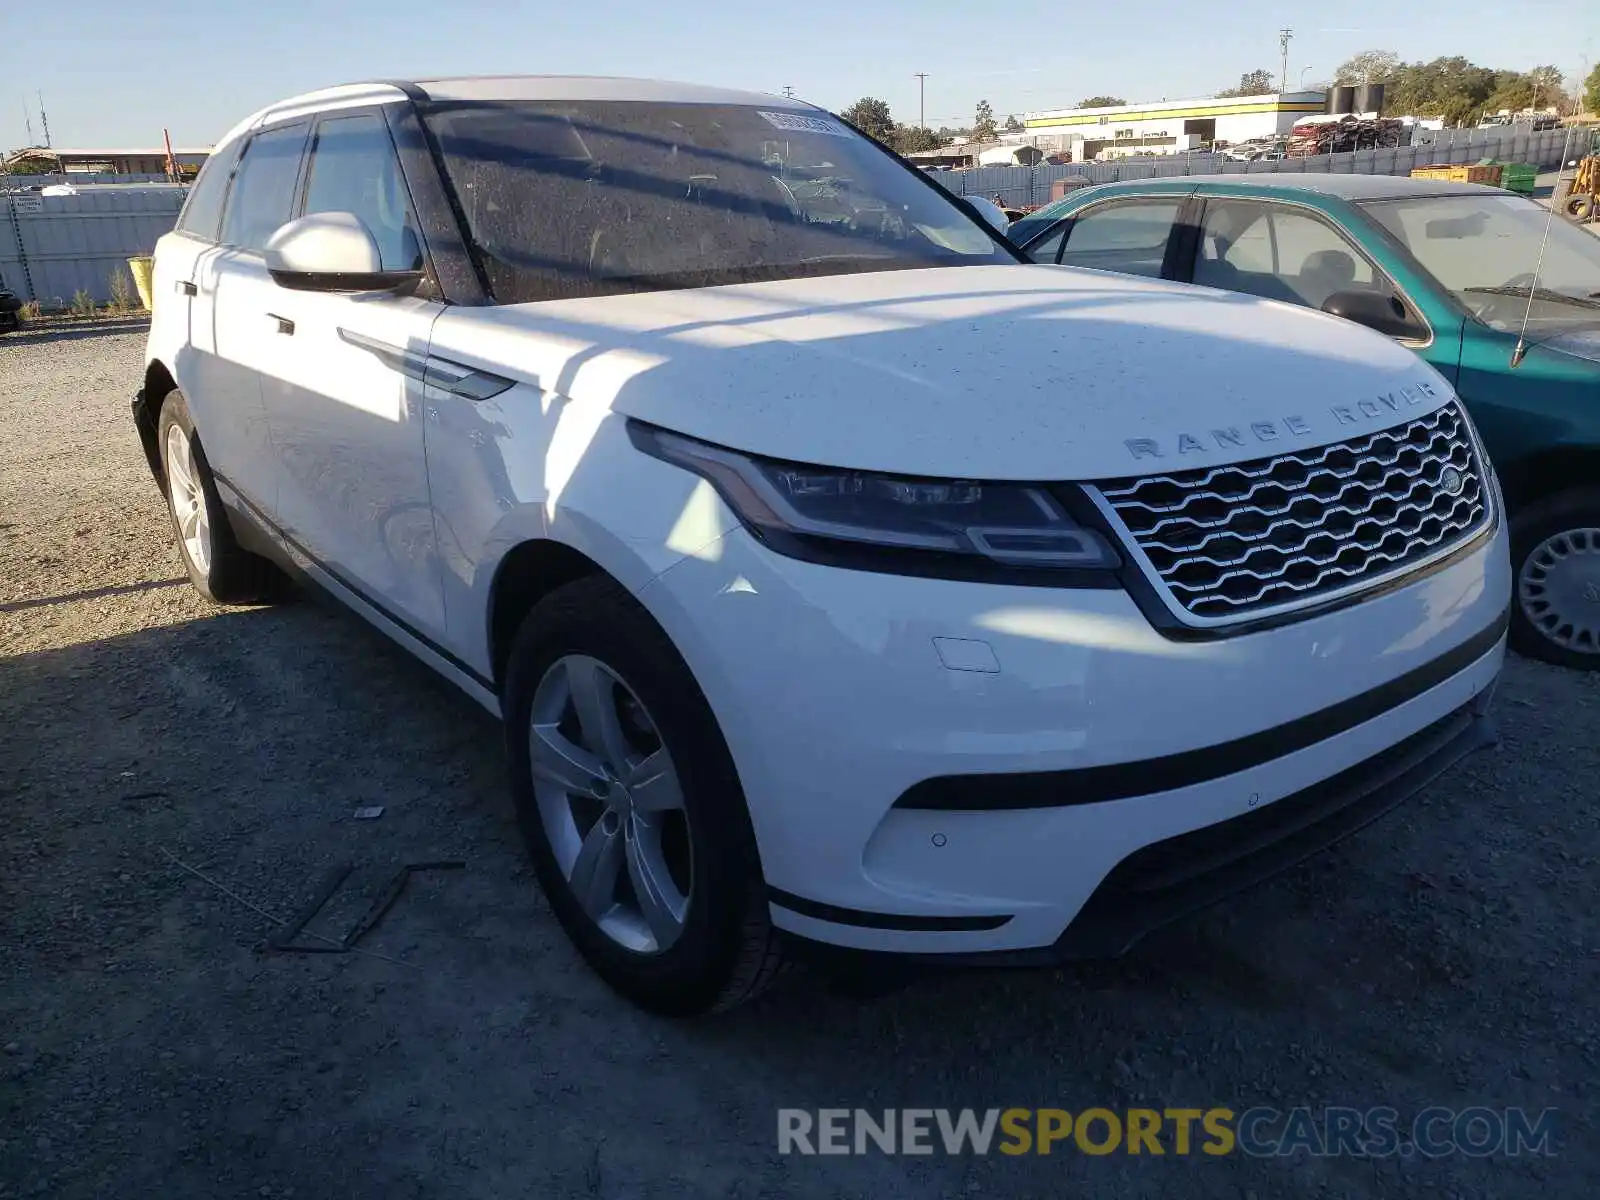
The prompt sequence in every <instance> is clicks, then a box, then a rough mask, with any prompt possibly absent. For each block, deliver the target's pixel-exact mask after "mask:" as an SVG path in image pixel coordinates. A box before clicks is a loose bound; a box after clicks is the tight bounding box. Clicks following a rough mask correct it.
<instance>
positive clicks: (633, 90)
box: [410, 75, 814, 109]
mask: <svg viewBox="0 0 1600 1200" xmlns="http://www.w3.org/2000/svg"><path fill="white" fill-rule="evenodd" d="M410 82H411V86H412V87H414V88H416V89H418V90H419V91H421V92H423V93H425V94H426V95H427V97H428V98H429V99H430V100H653V101H656V102H657V103H661V104H763V105H766V106H767V107H769V108H795V109H808V108H812V107H814V106H813V105H810V104H807V103H805V102H804V101H802V100H792V99H789V98H788V97H785V96H769V95H766V94H765V93H763V92H741V91H735V90H733V89H731V88H717V87H705V86H703V85H700V84H694V83H672V82H669V81H666V80H661V79H627V78H622V77H617V76H609V75H466V76H458V77H455V78H452V79H416V80H412V81H410Z"/></svg>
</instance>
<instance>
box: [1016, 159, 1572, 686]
mask: <svg viewBox="0 0 1600 1200" xmlns="http://www.w3.org/2000/svg"><path fill="white" fill-rule="evenodd" d="M1547 228H1548V241H1546V230H1547ZM1007 236H1008V237H1009V238H1010V239H1011V240H1012V241H1013V242H1014V243H1015V244H1016V245H1017V246H1018V247H1019V248H1020V249H1021V250H1022V251H1023V252H1024V253H1025V254H1026V255H1027V256H1028V257H1029V258H1031V259H1033V260H1034V261H1035V262H1040V263H1059V264H1061V265H1063V266H1071V267H1087V268H1090V269H1093V270H1100V271H1119V272H1124V273H1129V274H1134V275H1150V276H1155V277H1158V278H1162V279H1170V280H1176V281H1179V282H1182V283H1193V284H1199V285H1202V286H1207V287H1214V288H1222V289H1225V290H1228V291H1235V292H1246V293H1249V294H1250V295H1254V296H1264V297H1267V298H1269V299H1275V300H1281V301H1283V302H1284V303H1286V304H1298V305H1302V306H1305V307H1307V308H1315V309H1320V310H1322V311H1323V312H1328V313H1333V314H1335V315H1337V316H1341V317H1345V318H1347V319H1349V320H1353V321H1358V322H1360V323H1361V324H1364V325H1368V326H1370V327H1371V328H1373V329H1376V330H1378V331H1379V332H1380V333H1384V334H1387V335H1388V336H1390V337H1393V338H1395V339H1397V340H1398V341H1400V342H1402V343H1403V344H1405V345H1407V346H1410V347H1412V348H1413V349H1414V350H1416V352H1417V353H1418V354H1420V355H1421V356H1422V357H1423V358H1425V359H1427V361H1428V362H1429V363H1430V364H1432V365H1433V366H1434V367H1435V368H1436V369H1437V370H1438V371H1439V372H1440V374H1442V375H1443V376H1444V377H1445V378H1446V379H1448V380H1449V381H1450V382H1451V383H1452V384H1454V385H1455V388H1456V391H1457V392H1458V393H1459V394H1460V396H1461V398H1462V399H1463V400H1464V401H1465V402H1466V405H1467V408H1468V409H1469V410H1470V411H1471V413H1472V416H1473V419H1474V420H1475V421H1476V423H1477V426H1478V429H1479V431H1480V432H1481V434H1482V435H1483V440H1484V443H1485V445H1486V446H1487V448H1488V451H1489V456H1490V458H1491V459H1492V460H1493V462H1494V466H1495V470H1496V473H1497V474H1498V475H1499V477H1500V481H1501V487H1502V489H1503V490H1504V493H1505V498H1506V507H1507V510H1508V511H1509V513H1510V517H1511V533H1512V556H1513V559H1514V562H1513V565H1514V567H1515V569H1516V573H1517V600H1516V605H1515V611H1514V612H1513V614H1512V631H1511V637H1512V644H1513V645H1514V646H1516V648H1517V649H1519V650H1520V651H1522V652H1523V653H1524V654H1528V655H1531V656H1532V657H1535V658H1542V659H1545V660H1546V661H1549V662H1554V663H1560V664H1563V665H1566V666H1572V667H1584V668H1588V669H1591V670H1595V669H1600V237H1595V236H1593V235H1591V234H1589V233H1587V232H1585V231H1583V230H1582V229H1580V228H1578V227H1577V226H1574V225H1569V224H1567V223H1566V222H1565V221H1562V220H1559V219H1558V220H1555V221H1553V222H1552V221H1550V220H1549V215H1548V212H1547V210H1546V209H1544V208H1542V207H1541V206H1539V205H1538V204H1536V203H1534V202H1533V201H1532V200H1529V199H1526V198H1525V197H1522V196H1514V195H1512V194H1510V193H1508V192H1502V191H1499V190H1498V189H1494V188H1488V187H1484V186H1482V185H1478V184H1455V183H1441V182H1437V181H1433V180H1422V179H1396V178H1391V177H1388V176H1381V175H1311V174H1306V175H1270V176H1261V175H1257V176H1246V175H1191V176H1187V177H1185V178H1176V179H1150V180H1143V181H1139V182H1127V183H1116V184H1107V185H1105V186H1102V187H1094V188H1085V189H1083V190H1082V191H1078V192H1074V193H1072V194H1071V195H1070V196H1067V197H1066V198H1064V199H1062V200H1059V201H1057V202H1056V203H1054V204H1051V205H1049V206H1048V207H1046V208H1043V209H1040V210H1039V211H1038V212H1035V213H1033V214H1031V215H1029V216H1027V217H1024V218H1023V219H1021V220H1020V221H1017V222H1016V223H1015V224H1013V225H1012V226H1011V228H1010V230H1009V232H1008V234H1007Z"/></svg>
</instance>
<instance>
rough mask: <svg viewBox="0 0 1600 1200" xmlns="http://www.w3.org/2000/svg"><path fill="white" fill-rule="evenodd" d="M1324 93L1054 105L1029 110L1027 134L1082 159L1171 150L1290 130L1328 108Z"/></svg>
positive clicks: (1026, 137) (1024, 125) (1043, 143)
mask: <svg viewBox="0 0 1600 1200" xmlns="http://www.w3.org/2000/svg"><path fill="white" fill-rule="evenodd" d="M1325 99H1326V97H1325V94H1324V93H1323V92H1284V93H1282V94H1278V93H1271V94H1268V95H1263V96H1227V97H1217V98H1213V99H1208V100H1178V101H1166V100H1162V101H1159V102H1157V103H1154V104H1119V105H1117V106H1116V107H1114V108H1056V109H1049V110H1047V111H1044V112H1031V113H1028V114H1027V116H1026V117H1025V118H1024V120H1023V129H1024V131H1025V132H1024V134H1023V137H1024V138H1025V139H1026V140H1028V141H1030V142H1033V143H1034V144H1035V145H1038V146H1040V147H1045V146H1050V147H1052V148H1054V149H1057V150H1071V151H1072V152H1073V157H1074V158H1075V159H1077V160H1078V161H1079V162H1083V161H1087V160H1089V159H1093V158H1094V157H1095V155H1096V154H1097V153H1099V152H1100V151H1101V150H1110V151H1111V152H1112V153H1124V152H1132V151H1135V150H1150V151H1154V152H1156V153H1158V154H1159V153H1167V154H1172V153H1176V152H1179V151H1182V150H1198V149H1199V148H1200V147H1202V146H1208V145H1210V144H1211V143H1213V142H1216V141H1224V142H1228V143H1230V144H1231V143H1234V142H1244V141H1249V140H1250V139H1252V138H1263V137H1272V136H1274V135H1287V134H1288V133H1289V131H1290V130H1291V129H1293V128H1294V126H1295V123H1296V122H1297V121H1301V120H1304V119H1305V118H1306V117H1307V116H1310V115H1314V114H1320V113H1322V112H1324V111H1325ZM1013 136H1015V135H1013ZM1079 143H1081V145H1079Z"/></svg>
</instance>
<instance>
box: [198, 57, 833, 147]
mask: <svg viewBox="0 0 1600 1200" xmlns="http://www.w3.org/2000/svg"><path fill="white" fill-rule="evenodd" d="M418 93H421V94H422V95H423V96H425V97H426V98H427V99H429V100H640V101H651V102H654V103H657V104H759V105H761V106H762V107H763V108H774V109H777V108H781V109H792V110H796V111H800V112H815V111H818V110H817V107H816V105H813V104H807V103H806V102H805V101H803V100H794V99H791V98H789V97H787V96H769V95H767V94H766V93H764V92H741V91H735V90H733V89H731V88H715V87H705V86H703V85H700V84H694V83H671V82H668V81H666V80H661V79H627V78H622V77H614V76H608V75H461V76H453V77H449V78H442V77H441V78H437V79H385V80H373V81H369V82H366V83H346V84H340V85H337V86H335V87H326V88H319V89H318V90H316V91H314V92H302V93H301V94H300V95H298V96H290V97H288V98H287V99H284V100H279V101H278V102H277V103H275V104H269V105H267V106H266V107H265V108H263V109H259V110H257V111H256V112H253V113H251V114H250V115H249V116H248V117H246V118H245V119H244V120H242V121H240V122H239V123H238V124H237V125H235V126H234V127H233V128H232V129H230V130H229V131H228V132H227V133H226V134H224V135H223V136H222V137H221V138H219V139H218V140H217V146H216V149H220V148H221V147H222V146H223V145H225V144H226V143H228V142H231V141H232V140H233V139H234V138H236V137H239V136H241V135H242V134H244V133H245V132H246V131H247V130H250V129H254V128H255V127H256V126H257V125H260V124H262V123H263V122H266V121H277V120H283V119H285V118H289V117H297V116H305V115H308V114H311V113H316V112H322V111H324V110H327V109H332V108H351V107H354V106H357V105H364V104H393V103H397V102H399V101H401V100H404V99H406V97H407V96H415V95H417V94H418ZM213 153H215V149H214V150H213Z"/></svg>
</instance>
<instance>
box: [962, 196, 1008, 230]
mask: <svg viewBox="0 0 1600 1200" xmlns="http://www.w3.org/2000/svg"><path fill="white" fill-rule="evenodd" d="M967 203H968V204H970V205H972V207H973V208H975V209H977V210H978V215H979V216H980V217H982V218H983V219H984V220H985V221H987V222H988V223H989V224H990V225H992V226H994V230H995V232H996V233H998V234H999V235H1000V236H1001V237H1004V236H1005V234H1006V230H1008V229H1010V228H1011V219H1010V218H1009V217H1007V216H1006V213H1005V209H1003V208H1001V207H1000V206H999V205H998V204H996V203H995V202H994V201H993V200H990V199H989V198H988V197H987V196H968V197H967Z"/></svg>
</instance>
